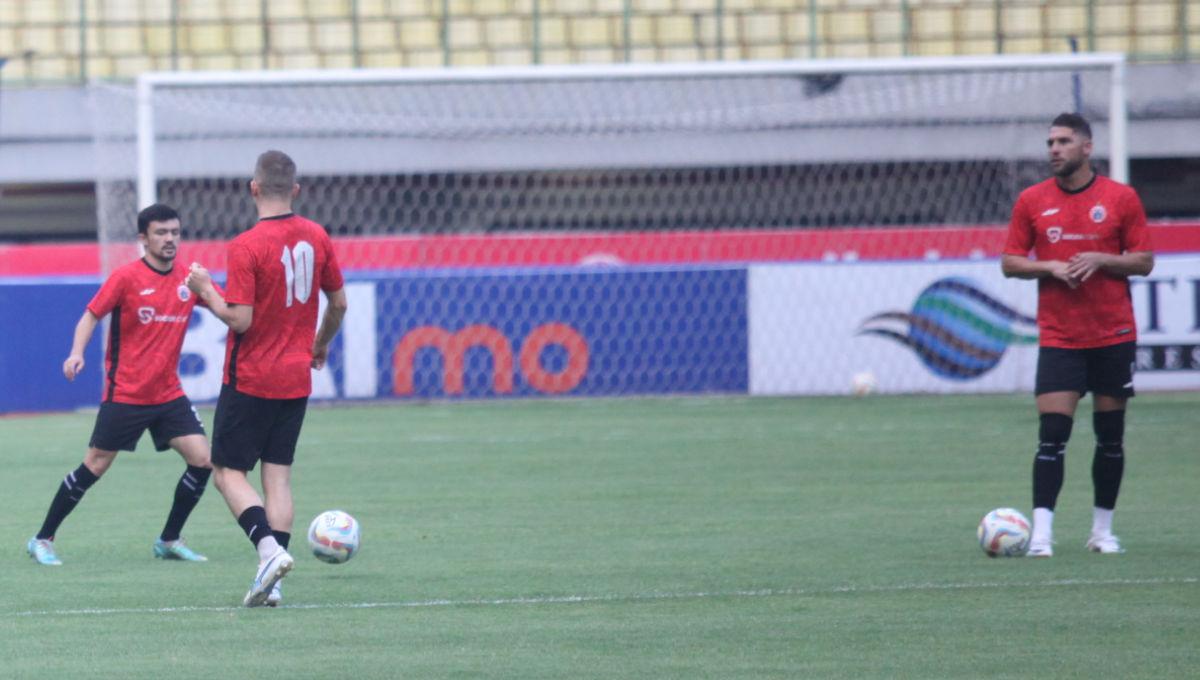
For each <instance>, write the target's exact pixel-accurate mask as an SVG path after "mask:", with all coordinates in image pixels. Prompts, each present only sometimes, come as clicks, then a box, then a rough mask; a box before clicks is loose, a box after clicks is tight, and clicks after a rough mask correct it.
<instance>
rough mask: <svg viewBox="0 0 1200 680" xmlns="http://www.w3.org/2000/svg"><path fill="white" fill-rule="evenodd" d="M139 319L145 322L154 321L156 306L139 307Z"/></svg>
mask: <svg viewBox="0 0 1200 680" xmlns="http://www.w3.org/2000/svg"><path fill="white" fill-rule="evenodd" d="M138 321H141V322H142V323H143V324H147V323H150V322H151V321H154V308H153V307H138Z"/></svg>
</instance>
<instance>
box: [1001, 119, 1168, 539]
mask: <svg viewBox="0 0 1200 680" xmlns="http://www.w3.org/2000/svg"><path fill="white" fill-rule="evenodd" d="M1046 144H1047V147H1048V150H1049V154H1050V167H1051V170H1052V171H1053V173H1054V176H1053V177H1052V178H1050V179H1047V180H1045V181H1044V182H1041V183H1039V184H1035V185H1034V186H1032V187H1030V188H1028V189H1026V190H1025V191H1023V192H1021V195H1020V197H1019V198H1018V199H1017V202H1016V205H1015V206H1013V213H1012V222H1011V223H1010V224H1009V230H1008V242H1007V243H1006V245H1005V247H1004V254H1003V255H1002V258H1001V269H1002V270H1003V272H1004V275H1005V276H1009V277H1016V278H1021V279H1037V280H1038V335H1039V338H1040V340H1039V344H1040V347H1039V350H1038V364H1037V379H1036V387H1035V394H1036V398H1037V409H1038V414H1039V419H1040V425H1039V428H1038V450H1037V454H1036V455H1035V457H1034V461H1033V535H1032V537H1031V538H1030V544H1029V552H1028V554H1029V555H1030V556H1031V557H1050V556H1051V555H1052V554H1053V547H1052V545H1053V543H1054V531H1053V529H1054V527H1053V522H1054V509H1055V504H1056V502H1057V501H1058V493H1059V490H1060V489H1061V488H1062V483H1063V472H1064V468H1065V464H1064V452H1065V451H1066V446H1067V440H1068V439H1070V437H1071V429H1072V425H1073V422H1074V417H1075V407H1076V406H1077V405H1078V403H1079V400H1080V399H1081V398H1082V397H1083V395H1084V394H1086V393H1088V392H1091V393H1092V409H1093V412H1092V429H1093V431H1094V432H1095V435H1096V448H1095V453H1094V455H1093V457H1092V483H1093V490H1094V503H1093V505H1094V507H1093V509H1092V532H1091V536H1090V537H1089V538H1088V540H1087V543H1086V547H1087V549H1088V550H1091V551H1093V552H1098V553H1120V552H1124V550H1123V549H1122V548H1121V543H1120V541H1119V540H1118V539H1117V537H1116V536H1115V535H1113V533H1112V518H1113V509H1114V508H1115V507H1116V505H1117V493H1118V491H1120V488H1121V477H1122V474H1123V473H1124V469H1125V449H1124V436H1125V405H1126V403H1127V401H1128V400H1129V398H1130V397H1132V396H1133V366H1134V358H1135V354H1136V349H1137V327H1136V324H1135V322H1134V317H1133V303H1132V300H1131V298H1130V293H1129V277H1130V276H1145V275H1147V274H1149V273H1150V271H1151V270H1152V269H1153V268H1154V254H1153V253H1152V252H1151V246H1150V236H1149V233H1148V231H1147V229H1146V214H1145V211H1144V210H1143V209H1142V203H1141V201H1140V200H1139V199H1138V196H1137V193H1136V192H1134V190H1133V189H1132V188H1130V187H1128V186H1126V185H1124V184H1121V183H1119V182H1115V181H1113V180H1111V179H1108V178H1107V177H1102V176H1100V175H1097V174H1096V171H1095V170H1094V169H1093V168H1092V166H1091V162H1090V158H1091V154H1092V130H1091V126H1090V125H1089V124H1088V122H1087V121H1086V120H1085V119H1084V118H1083V117H1082V116H1079V115H1076V114H1073V113H1064V114H1061V115H1059V116H1058V117H1057V118H1055V119H1054V121H1053V122H1052V123H1051V124H1050V135H1049V137H1048V138H1047V140H1046ZM1030 251H1032V252H1033V254H1034V255H1035V258H1030V257H1029V254H1030Z"/></svg>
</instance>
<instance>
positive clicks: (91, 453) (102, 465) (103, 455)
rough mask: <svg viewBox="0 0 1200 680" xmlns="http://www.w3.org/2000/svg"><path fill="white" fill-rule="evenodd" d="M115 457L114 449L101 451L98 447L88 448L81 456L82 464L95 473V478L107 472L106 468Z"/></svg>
mask: <svg viewBox="0 0 1200 680" xmlns="http://www.w3.org/2000/svg"><path fill="white" fill-rule="evenodd" d="M116 457H117V452H116V451H102V450H100V449H88V452H87V453H86V454H84V456H83V464H84V465H85V466H86V467H87V469H88V470H90V471H91V473H92V474H94V475H96V477H97V478H99V477H102V476H104V473H105V472H108V468H110V467H112V464H113V460H115V459H116Z"/></svg>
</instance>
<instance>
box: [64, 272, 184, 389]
mask: <svg viewBox="0 0 1200 680" xmlns="http://www.w3.org/2000/svg"><path fill="white" fill-rule="evenodd" d="M186 278H187V271H186V270H184V269H181V268H179V267H172V268H171V270H170V271H167V272H160V271H158V270H157V269H154V268H153V267H151V266H150V264H149V263H147V262H146V261H145V260H137V261H136V262H130V263H129V264H126V265H123V266H121V267H119V268H118V269H117V270H116V271H114V272H113V273H112V276H109V277H108V280H107V281H105V282H104V285H103V286H101V287H100V291H99V292H98V293H96V296H95V297H93V298H92V301H91V302H89V303H88V305H87V308H88V311H90V312H91V313H92V314H94V315H95V316H96V318H104V316H105V315H107V314H110V313H111V314H112V320H111V322H110V324H109V338H108V353H107V355H106V356H105V359H104V367H105V371H104V377H105V383H104V400H105V401H113V402H117V403H120V404H138V405H150V404H165V403H167V402H169V401H171V400H173V399H178V398H179V397H182V396H184V395H183V387H182V386H181V385H180V384H179V353H180V350H181V349H182V348H183V336H184V334H185V333H186V332H187V328H188V322H189V321H190V320H191V318H192V309H193V308H194V307H195V306H196V303H197V302H198V301H199V298H198V297H197V296H196V295H193V294H192V292H191V291H190V290H188V287H187V286H186V285H185V284H184V280H185V279H186Z"/></svg>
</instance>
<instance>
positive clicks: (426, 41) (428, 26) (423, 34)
mask: <svg viewBox="0 0 1200 680" xmlns="http://www.w3.org/2000/svg"><path fill="white" fill-rule="evenodd" d="M441 43H442V30H441V27H440V26H439V25H438V22H436V21H433V20H431V19H414V20H409V21H402V22H400V46H401V47H403V48H404V49H405V50H413V49H420V48H428V47H437V46H440V45H441ZM409 58H410V55H406V56H405V61H408V59H409Z"/></svg>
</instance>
